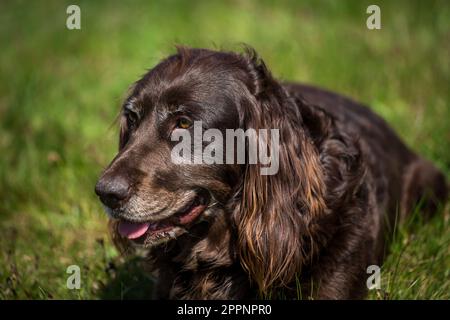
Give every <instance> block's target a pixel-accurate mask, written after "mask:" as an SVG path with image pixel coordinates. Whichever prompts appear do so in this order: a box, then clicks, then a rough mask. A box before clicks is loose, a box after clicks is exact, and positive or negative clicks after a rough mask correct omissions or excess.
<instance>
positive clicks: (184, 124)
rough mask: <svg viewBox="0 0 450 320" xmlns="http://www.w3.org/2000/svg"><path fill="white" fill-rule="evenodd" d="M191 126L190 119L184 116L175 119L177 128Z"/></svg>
mask: <svg viewBox="0 0 450 320" xmlns="http://www.w3.org/2000/svg"><path fill="white" fill-rule="evenodd" d="M191 126H192V121H191V120H190V119H188V118H186V117H181V118H180V119H178V121H177V128H180V129H189V128H190V127H191Z"/></svg>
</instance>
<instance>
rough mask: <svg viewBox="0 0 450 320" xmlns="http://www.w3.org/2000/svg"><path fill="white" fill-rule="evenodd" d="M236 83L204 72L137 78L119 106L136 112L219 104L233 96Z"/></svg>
mask: <svg viewBox="0 0 450 320" xmlns="http://www.w3.org/2000/svg"><path fill="white" fill-rule="evenodd" d="M239 88H240V86H239V84H238V83H236V81H234V82H233V81H230V79H229V78H226V77H217V76H210V75H208V74H200V73H199V74H194V75H193V74H189V75H185V74H184V75H180V76H179V77H176V78H173V79H170V80H168V79H148V78H147V79H141V81H140V82H139V86H138V87H136V88H134V90H133V92H132V94H131V95H130V96H129V97H128V98H127V99H126V100H125V102H124V104H123V107H124V108H125V109H128V110H130V111H134V112H140V111H143V110H149V109H153V108H158V109H169V110H170V109H176V108H178V107H179V106H180V105H186V104H187V105H194V106H195V105H198V106H204V107H207V106H217V107H218V106H220V105H223V104H225V103H226V102H229V101H231V100H234V98H235V97H236V96H237V95H238V91H239Z"/></svg>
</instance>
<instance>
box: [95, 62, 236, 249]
mask: <svg viewBox="0 0 450 320" xmlns="http://www.w3.org/2000/svg"><path fill="white" fill-rule="evenodd" d="M199 57H200V58H199ZM226 58H227V57H226V56H225V55H224V56H220V55H217V54H216V55H211V54H209V55H208V54H207V53H205V54H204V55H196V59H194V60H190V59H188V58H186V57H185V58H184V60H183V59H181V58H180V57H179V56H173V57H170V58H168V59H166V60H164V61H163V62H161V63H160V64H159V65H157V66H156V67H155V68H154V69H152V70H150V71H149V72H148V73H147V74H146V75H145V76H144V77H143V78H142V79H141V80H139V81H138V82H137V83H136V84H135V86H134V87H133V90H132V93H131V95H130V96H129V97H128V98H127V99H126V101H125V103H124V104H123V109H122V112H121V133H120V147H119V152H118V154H117V155H116V157H115V158H114V159H113V161H112V162H111V164H110V165H109V166H108V167H107V168H106V170H105V171H104V173H103V174H102V176H101V177H100V179H99V181H98V183H97V185H96V193H97V194H98V195H99V197H100V199H101V201H102V202H103V204H104V205H105V207H106V211H107V212H108V214H109V215H110V216H111V217H112V218H113V219H117V220H118V232H119V234H120V235H121V236H122V237H123V238H126V239H128V240H130V241H131V242H132V243H133V244H137V245H142V246H145V247H149V246H152V245H156V244H160V243H162V242H166V241H168V240H170V239H173V238H176V237H178V236H179V235H181V234H184V233H186V232H189V230H190V228H191V227H192V226H193V225H196V224H197V223H198V222H201V221H205V220H208V219H212V218H214V217H212V213H216V212H222V211H221V210H215V209H216V208H217V206H219V207H220V206H225V204H226V202H227V201H228V199H229V198H230V197H231V195H232V193H233V189H234V188H235V186H236V184H237V183H238V181H239V177H240V170H241V168H240V166H239V165H232V164H229V165H227V164H209V165H208V164H204V163H202V164H177V163H174V162H173V161H172V157H171V152H172V150H173V147H174V146H175V145H176V144H177V143H178V142H177V141H172V139H171V136H172V133H173V132H174V131H175V130H188V131H189V132H190V134H191V136H192V137H193V136H194V134H193V123H194V121H201V123H202V126H203V129H204V130H206V129H210V128H214V129H219V130H220V131H221V132H224V131H225V129H236V128H238V127H239V126H240V119H239V113H238V109H237V108H238V107H237V105H238V104H239V103H241V102H242V101H239V100H241V99H242V96H241V94H240V93H241V92H242V91H243V89H242V82H241V81H239V79H238V76H239V72H238V71H233V70H232V69H230V68H229V66H227V67H224V65H226V64H227V61H225V60H226ZM220 59H225V60H224V61H220ZM192 143H194V142H193V141H192Z"/></svg>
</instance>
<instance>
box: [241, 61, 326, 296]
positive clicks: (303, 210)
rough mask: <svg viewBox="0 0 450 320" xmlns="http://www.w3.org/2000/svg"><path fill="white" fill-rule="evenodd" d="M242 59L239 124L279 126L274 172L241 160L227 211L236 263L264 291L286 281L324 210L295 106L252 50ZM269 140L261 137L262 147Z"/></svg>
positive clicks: (313, 152)
mask: <svg viewBox="0 0 450 320" xmlns="http://www.w3.org/2000/svg"><path fill="white" fill-rule="evenodd" d="M246 59H248V60H247V61H248V68H249V74H250V75H251V76H252V83H249V91H250V93H251V98H249V102H248V103H247V104H246V105H245V106H241V107H242V108H243V109H245V110H240V112H241V113H242V114H241V115H240V116H241V119H242V120H243V126H244V128H245V129H249V128H253V129H255V130H256V131H257V132H258V130H259V129H278V130H279V150H278V151H279V168H278V172H277V173H275V174H273V175H263V174H262V172H261V168H262V165H260V164H257V165H254V164H247V165H246V168H245V174H244V181H243V185H242V186H241V187H242V190H241V201H240V203H239V204H238V205H237V207H236V209H235V212H234V215H233V217H234V222H235V225H236V228H237V234H238V237H239V239H238V241H239V244H238V252H239V256H240V259H241V263H242V265H243V267H244V268H245V269H246V271H247V272H248V273H249V275H250V276H251V278H252V280H253V281H254V282H255V283H256V284H257V286H258V288H259V291H260V294H262V295H266V294H270V293H271V292H270V291H271V290H272V289H276V288H280V287H285V286H287V285H289V284H292V281H294V280H295V276H296V274H297V273H298V272H300V269H301V267H302V264H303V263H304V262H305V259H306V258H307V257H306V256H307V255H309V254H311V252H312V251H313V250H314V249H313V248H305V243H304V241H303V240H304V239H305V238H308V239H309V238H311V235H310V234H309V233H308V232H310V225H309V224H310V222H311V221H312V220H313V219H314V218H315V217H319V216H321V215H322V213H323V212H324V210H325V201H324V192H325V190H324V189H325V187H324V182H323V176H322V170H321V166H320V160H319V155H318V151H317V149H316V148H315V147H314V141H313V139H312V137H311V135H309V133H308V132H307V131H306V130H305V128H304V124H303V120H302V117H301V113H300V110H299V108H298V106H297V105H296V104H295V103H294V100H293V98H291V97H289V96H288V94H287V93H286V91H285V90H284V89H283V88H282V87H281V85H280V84H279V83H278V82H276V81H275V80H274V79H273V78H272V77H271V75H270V73H269V71H268V70H267V69H266V67H265V65H264V63H263V62H262V61H260V60H258V58H257V57H256V55H251V56H250V57H248V56H246ZM269 132H270V131H269ZM275 142H276V141H271V140H270V139H266V141H264V143H266V144H267V146H266V150H272V149H271V145H272V144H273V143H275ZM260 143H261V140H260ZM308 243H309V244H310V246H312V243H311V241H309V242H308Z"/></svg>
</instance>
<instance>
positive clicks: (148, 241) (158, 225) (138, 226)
mask: <svg viewBox="0 0 450 320" xmlns="http://www.w3.org/2000/svg"><path fill="white" fill-rule="evenodd" d="M209 203H210V197H209V195H208V194H207V193H201V194H197V195H196V196H195V197H194V198H193V199H192V200H191V201H189V202H188V203H187V204H186V205H184V206H183V207H182V208H181V209H179V210H177V211H176V212H175V213H174V214H172V215H171V216H169V217H166V218H164V219H161V220H154V219H149V220H148V221H140V222H132V221H130V220H126V219H120V220H119V221H118V226H117V231H118V233H119V234H120V236H121V237H122V238H123V239H126V240H127V241H129V242H130V244H131V245H133V246H134V247H141V248H150V247H154V246H157V245H160V244H162V243H165V242H168V241H170V240H172V239H176V238H177V237H179V236H181V235H183V234H185V233H187V232H189V229H190V228H191V227H192V226H193V225H195V224H197V223H198V222H200V221H202V220H204V217H205V216H206V215H207V212H206V211H207V209H208V205H209Z"/></svg>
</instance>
